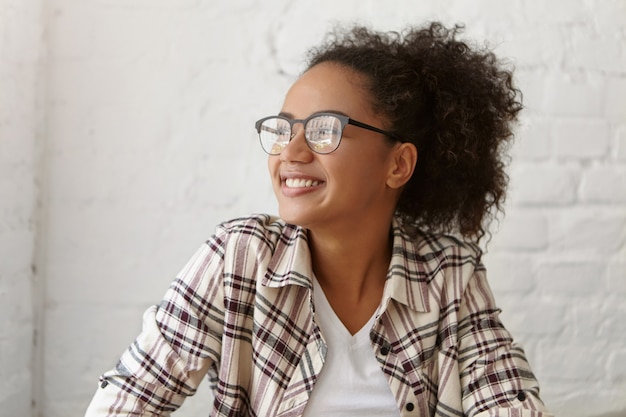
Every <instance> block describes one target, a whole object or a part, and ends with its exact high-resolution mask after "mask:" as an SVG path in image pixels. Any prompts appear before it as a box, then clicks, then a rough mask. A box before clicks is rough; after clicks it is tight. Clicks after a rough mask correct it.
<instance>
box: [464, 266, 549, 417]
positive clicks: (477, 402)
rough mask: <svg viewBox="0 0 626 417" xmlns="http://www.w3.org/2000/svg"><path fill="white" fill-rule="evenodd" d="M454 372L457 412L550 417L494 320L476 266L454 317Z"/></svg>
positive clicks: (520, 356)
mask: <svg viewBox="0 0 626 417" xmlns="http://www.w3.org/2000/svg"><path fill="white" fill-rule="evenodd" d="M459 314H460V316H459V319H460V320H459V328H458V337H459V339H458V343H459V349H458V352H459V358H458V360H459V371H460V377H461V386H462V387H463V392H462V397H463V409H464V413H465V415H467V416H474V417H487V416H489V417H552V414H550V413H549V412H548V411H547V409H546V407H545V405H544V404H543V402H542V401H541V399H540V398H539V384H538V383H537V380H536V378H535V376H534V374H533V372H532V371H531V369H530V365H529V364H528V361H527V360H526V356H525V354H524V351H523V350H522V348H521V347H519V346H518V345H516V344H515V343H513V338H512V337H511V335H510V334H509V332H508V331H507V330H506V329H505V328H504V326H503V324H502V323H501V321H500V319H499V314H500V310H499V309H498V308H497V307H496V306H495V301H494V298H493V295H492V292H491V289H490V288H489V285H488V282H487V279H486V274H485V269H484V267H483V266H482V264H479V265H478V266H477V268H476V270H475V272H474V274H473V276H472V277H471V278H470V280H469V282H468V285H467V287H466V289H465V291H464V294H463V298H462V300H461V307H460V311H459Z"/></svg>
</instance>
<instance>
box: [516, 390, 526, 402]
mask: <svg viewBox="0 0 626 417" xmlns="http://www.w3.org/2000/svg"><path fill="white" fill-rule="evenodd" d="M517 399H518V400H520V401H524V400H526V393H525V392H524V391H520V392H518V393H517Z"/></svg>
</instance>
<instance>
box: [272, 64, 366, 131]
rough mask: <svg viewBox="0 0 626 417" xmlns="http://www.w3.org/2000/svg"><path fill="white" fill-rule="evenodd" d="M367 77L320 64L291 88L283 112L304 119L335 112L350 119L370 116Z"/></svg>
mask: <svg viewBox="0 0 626 417" xmlns="http://www.w3.org/2000/svg"><path fill="white" fill-rule="evenodd" d="M367 84H368V80H367V77H366V76H365V75H363V74H361V73H359V72H356V71H354V70H352V69H350V68H348V67H346V66H344V65H340V64H337V63H334V62H323V63H321V64H318V65H315V66H314V67H312V68H310V69H309V70H307V71H306V72H305V73H304V74H302V76H301V77H300V78H299V79H298V80H297V81H296V82H295V83H294V84H293V85H292V86H291V88H290V89H289V91H288V92H287V95H286V97H285V101H284V104H283V111H284V112H287V113H290V114H293V115H294V117H298V118H305V117H307V116H309V115H310V114H312V113H315V112H320V111H333V110H334V111H338V112H341V113H344V114H347V115H348V116H350V117H352V118H355V119H357V118H359V117H361V118H365V117H372V116H373V115H374V111H373V108H372V98H371V96H370V94H369V92H368V90H367Z"/></svg>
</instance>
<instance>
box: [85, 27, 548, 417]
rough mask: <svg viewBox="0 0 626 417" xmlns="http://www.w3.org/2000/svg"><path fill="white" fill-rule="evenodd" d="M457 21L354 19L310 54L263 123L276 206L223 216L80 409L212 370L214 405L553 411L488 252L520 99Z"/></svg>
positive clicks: (117, 408)
mask: <svg viewBox="0 0 626 417" xmlns="http://www.w3.org/2000/svg"><path fill="white" fill-rule="evenodd" d="M459 31H460V29H459V28H453V29H446V28H445V27H443V26H442V25H440V24H438V23H432V24H430V25H428V26H426V27H423V28H409V29H407V30H406V31H404V32H403V33H401V34H400V33H395V32H389V33H381V32H375V31H371V30H369V29H366V28H362V27H355V28H353V29H352V30H350V31H347V32H345V33H335V34H334V37H331V38H330V40H329V41H328V42H327V43H324V44H323V45H322V46H320V47H319V48H317V49H315V50H313V51H312V52H311V55H310V64H309V66H308V69H307V70H306V71H305V72H304V73H303V74H302V75H301V76H300V78H299V79H298V80H297V81H296V82H295V83H294V84H293V85H292V87H291V88H290V89H289V91H288V92H287V94H286V96H285V100H284V103H283V106H282V109H281V110H280V112H279V113H278V114H277V115H273V116H267V117H264V118H262V119H259V120H258V121H257V122H256V125H255V127H256V130H257V132H258V134H259V139H260V143H261V146H262V148H263V149H264V150H265V151H266V152H267V153H268V154H269V157H268V167H269V172H270V178H271V181H272V185H273V188H274V192H275V194H276V198H277V200H278V207H279V217H275V216H270V215H257V216H250V217H247V218H241V219H235V220H231V221H228V222H225V223H223V224H221V225H220V226H219V227H218V228H217V231H216V232H215V234H214V235H213V236H212V237H211V238H210V239H209V240H208V241H207V242H206V244H205V245H203V246H202V247H201V248H200V249H199V250H198V252H197V253H196V254H195V255H194V256H193V258H192V259H191V260H190V261H189V263H188V264H187V265H186V266H185V268H184V269H183V270H182V271H181V273H180V274H179V276H178V277H177V279H176V280H175V281H174V282H173V283H172V286H171V288H170V290H169V291H168V292H167V293H166V295H165V297H164V299H163V301H162V302H161V303H160V304H159V305H158V306H154V307H152V308H150V309H149V310H148V311H147V312H146V313H145V315H144V330H143V332H142V333H141V334H140V335H139V336H138V338H137V339H136V341H135V342H134V343H133V344H132V345H131V346H130V347H129V349H128V351H127V352H126V353H125V354H124V355H123V356H122V358H121V359H120V362H119V363H118V365H117V366H116V367H115V368H114V369H112V370H111V371H109V372H107V373H105V374H104V375H102V377H101V379H100V381H101V383H100V388H99V389H98V390H97V392H96V395H95V397H94V399H93V401H92V403H91V405H90V408H89V410H88V412H87V415H88V416H113V415H120V416H128V415H167V414H168V413H170V412H171V411H173V410H175V409H176V408H177V407H178V406H179V405H180V404H181V403H182V401H183V400H184V398H185V397H186V396H188V395H192V394H194V392H195V390H196V387H197V386H198V384H199V383H200V381H201V379H202V378H203V377H204V376H205V375H207V374H208V376H209V379H210V381H211V383H212V387H213V392H214V399H213V402H212V409H211V412H210V415H211V416H301V415H304V416H354V415H359V416H393V415H396V416H398V415H402V416H435V415H437V416H453V415H454V416H461V415H464V416H487V415H490V416H491V415H494V416H495V415H499V416H500V415H501V416H513V415H515V416H520V417H524V416H526V417H548V416H550V414H549V413H548V412H547V411H546V409H545V406H544V405H543V403H542V402H541V400H540V398H539V387H538V384H537V381H536V379H535V377H534V375H533V373H532V371H531V370H530V367H529V365H528V363H527V361H526V359H525V355H524V352H523V350H522V349H521V348H520V347H519V346H517V345H516V344H514V343H513V339H512V337H511V336H510V334H509V333H508V332H507V330H506V329H505V328H504V326H503V325H502V323H501V322H500V320H499V318H498V316H499V310H498V308H497V307H496V304H495V301H494V299H493V296H492V294H491V291H490V289H489V285H488V282H487V279H486V273H485V268H484V266H483V265H482V263H481V252H480V249H479V248H478V246H477V243H478V242H479V241H480V239H481V238H482V237H483V236H484V235H485V234H486V232H487V230H488V225H489V221H490V219H491V218H492V217H493V216H494V215H495V214H496V213H497V211H498V210H499V209H500V208H501V203H502V201H503V198H504V194H505V189H506V183H507V177H506V174H505V172H504V165H505V164H504V161H505V160H506V156H505V154H504V150H506V144H507V142H508V141H509V140H510V139H511V137H512V123H513V122H514V121H515V120H516V117H517V114H518V112H519V111H520V109H521V103H520V102H519V98H518V97H519V92H518V91H517V90H516V89H515V88H514V86H513V84H512V75H511V72H510V71H509V70H507V69H505V68H503V67H502V65H501V64H500V62H499V61H498V60H497V59H496V58H495V56H494V55H493V54H492V53H491V52H490V51H486V50H477V49H472V48H470V47H469V46H468V45H467V44H466V43H464V42H462V41H460V40H458V39H457V36H458V33H459ZM449 234H452V235H454V236H456V237H452V236H450V235H449Z"/></svg>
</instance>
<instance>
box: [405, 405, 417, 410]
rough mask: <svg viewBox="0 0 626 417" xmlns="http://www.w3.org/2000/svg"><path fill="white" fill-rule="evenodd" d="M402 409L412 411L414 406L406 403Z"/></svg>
mask: <svg viewBox="0 0 626 417" xmlns="http://www.w3.org/2000/svg"><path fill="white" fill-rule="evenodd" d="M404 408H406V411H413V409H414V408H415V406H414V405H413V403H407V404H406V406H405V407H404Z"/></svg>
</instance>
